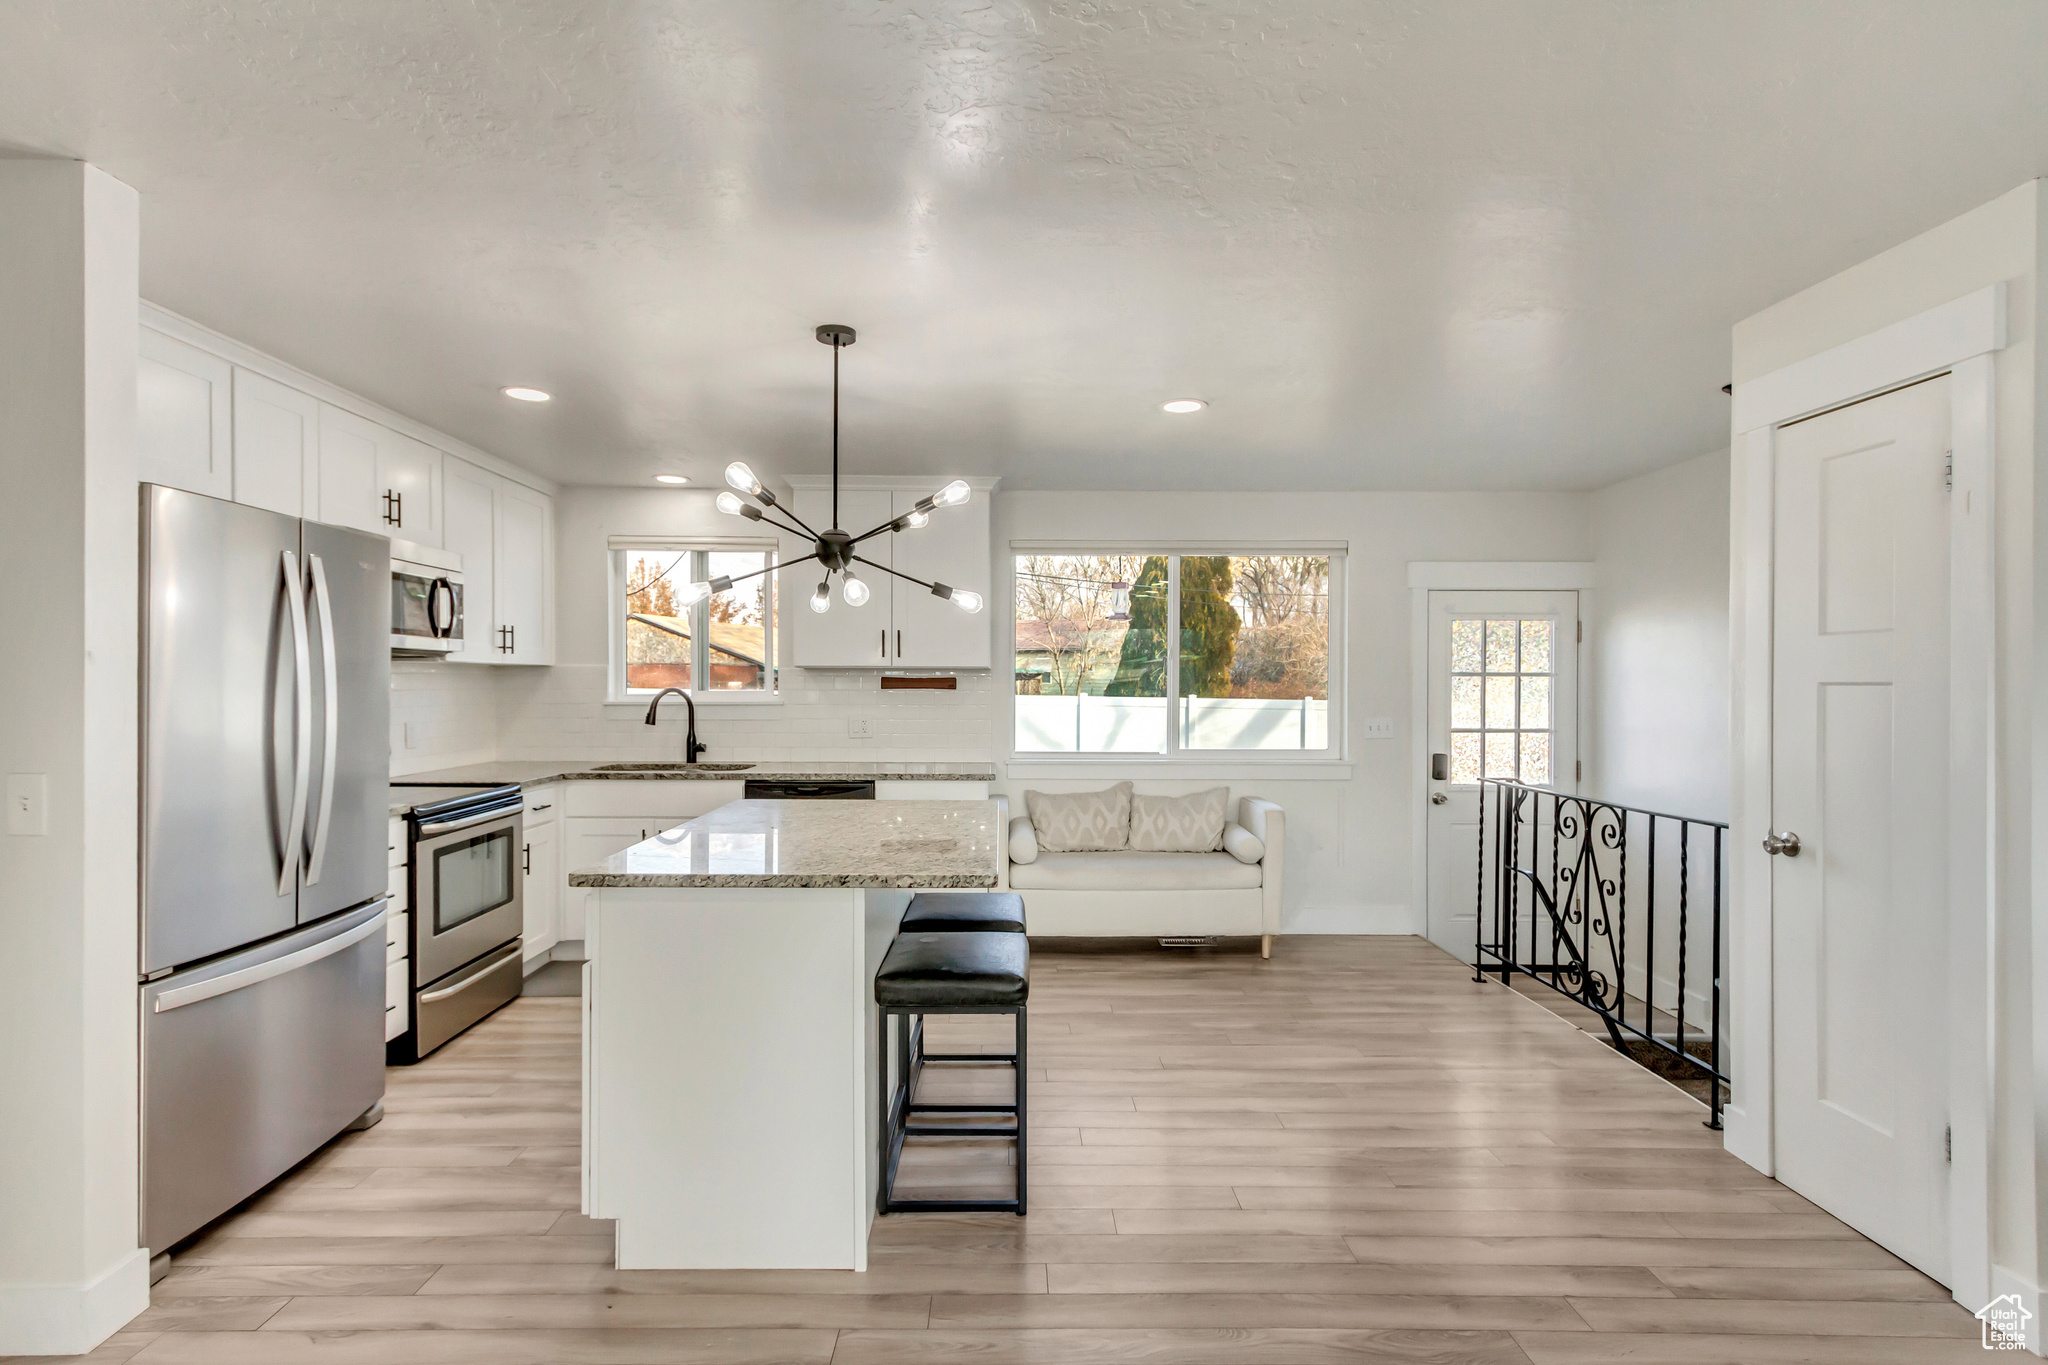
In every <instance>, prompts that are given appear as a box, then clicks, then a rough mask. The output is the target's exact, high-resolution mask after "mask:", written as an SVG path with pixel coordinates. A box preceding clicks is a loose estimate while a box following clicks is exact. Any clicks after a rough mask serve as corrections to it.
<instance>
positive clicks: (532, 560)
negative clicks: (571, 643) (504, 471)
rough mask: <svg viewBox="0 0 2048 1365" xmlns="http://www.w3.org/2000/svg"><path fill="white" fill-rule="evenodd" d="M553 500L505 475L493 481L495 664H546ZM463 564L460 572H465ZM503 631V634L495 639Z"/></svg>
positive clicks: (551, 652) (550, 648)
mask: <svg viewBox="0 0 2048 1365" xmlns="http://www.w3.org/2000/svg"><path fill="white" fill-rule="evenodd" d="M554 512H555V509H554V501H553V499H551V498H549V497H548V496H547V495H546V494H545V493H536V492H534V491H533V490H532V489H531V488H528V487H526V486H525V485H524V484H517V483H513V482H512V481H511V480H509V479H504V480H500V481H499V484H498V520H497V542H498V543H497V560H496V566H497V574H496V580H497V581H496V583H495V584H494V585H493V595H494V598H495V603H496V606H497V611H498V630H497V631H494V632H493V634H492V637H491V639H492V643H494V644H496V645H497V646H498V652H499V654H500V657H499V660H498V662H500V663H508V664H551V663H553V662H554V661H555V642H554V636H553V626H554V622H553V621H552V620H551V619H550V617H551V616H552V614H553V613H552V612H551V611H550V610H549V607H550V605H551V602H552V598H553V591H552V585H553V583H554V581H555V515H554ZM468 573H469V570H468V568H467V566H466V564H465V567H464V569H463V574H464V576H465V577H467V576H468ZM500 632H502V635H503V638H502V639H500V638H499V634H500Z"/></svg>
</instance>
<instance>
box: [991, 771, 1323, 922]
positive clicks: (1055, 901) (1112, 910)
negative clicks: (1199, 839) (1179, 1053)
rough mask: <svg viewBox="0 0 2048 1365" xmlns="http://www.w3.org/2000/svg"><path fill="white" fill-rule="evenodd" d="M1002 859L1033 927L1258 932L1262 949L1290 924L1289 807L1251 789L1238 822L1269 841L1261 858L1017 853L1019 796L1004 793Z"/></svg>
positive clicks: (1010, 887)
mask: <svg viewBox="0 0 2048 1365" xmlns="http://www.w3.org/2000/svg"><path fill="white" fill-rule="evenodd" d="M997 806H998V819H997V825H998V833H997V841H998V842H997V849H996V866H997V868H998V869H999V870H1000V875H1001V876H1002V887H1003V889H1004V890H1006V891H1015V892H1017V893H1018V894H1020V895H1022V896H1023V897H1024V918H1025V922H1026V924H1027V925H1028V927H1029V930H1030V932H1031V933H1033V934H1045V935H1051V936H1055V937H1076V938H1115V937H1131V938H1172V937H1177V936H1180V935H1186V934H1257V935H1259V953H1260V955H1261V956H1262V957H1271V956H1272V955H1273V935H1275V934H1277V933H1279V932H1280V875H1281V869H1282V866H1283V864H1284V862H1285V852H1286V846H1287V813H1286V812H1285V811H1284V810H1282V809H1281V808H1280V807H1279V806H1278V805H1276V804H1274V803H1273V802H1271V801H1262V800H1260V799H1259V798H1258V797H1256V796H1247V797H1244V798H1242V799H1240V800H1239V801H1238V803H1237V819H1236V823H1237V824H1240V825H1242V826H1244V827H1245V828H1246V829H1247V830H1249V831H1251V833H1253V834H1254V835H1256V836H1257V837H1258V838H1259V840H1260V842H1261V843H1263V844H1264V845H1265V846H1266V851H1265V854H1264V856H1263V857H1262V858H1261V859H1260V860H1259V861H1258V862H1256V863H1243V862H1239V861H1238V860H1237V859H1236V858H1235V857H1233V856H1232V855H1231V854H1229V853H1223V852H1216V853H1143V852H1133V851H1131V850H1119V851H1117V852H1114V853H1043V852H1042V853H1040V854H1039V855H1038V856H1037V858H1035V859H1034V860H1033V861H1031V862H1029V863H1013V862H1011V861H1010V803H1009V800H1008V798H1006V797H999V798H997Z"/></svg>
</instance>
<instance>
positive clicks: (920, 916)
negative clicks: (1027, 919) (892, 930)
mask: <svg viewBox="0 0 2048 1365" xmlns="http://www.w3.org/2000/svg"><path fill="white" fill-rule="evenodd" d="M984 929H989V930H995V931H996V932H999V933H1005V934H1021V933H1023V932H1024V898H1023V897H1022V896H1020V895H1018V894H1017V893H1016V892H1014V891H920V892H918V893H917V894H916V895H915V896H912V897H911V898H910V908H909V909H908V910H905V911H904V912H903V924H902V926H901V928H900V932H902V933H906V934H965V933H973V932H975V931H977V930H984Z"/></svg>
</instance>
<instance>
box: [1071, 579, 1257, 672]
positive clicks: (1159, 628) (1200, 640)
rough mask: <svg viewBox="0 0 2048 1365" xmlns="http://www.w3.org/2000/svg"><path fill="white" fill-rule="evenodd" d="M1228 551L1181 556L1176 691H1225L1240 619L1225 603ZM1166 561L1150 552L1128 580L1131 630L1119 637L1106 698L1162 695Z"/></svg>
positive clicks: (1229, 584)
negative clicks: (1120, 647)
mask: <svg viewBox="0 0 2048 1365" xmlns="http://www.w3.org/2000/svg"><path fill="white" fill-rule="evenodd" d="M1230 588H1231V571H1230V556H1228V555H1186V556H1183V557H1182V559H1181V561H1180V690H1181V695H1182V696H1187V697H1227V696H1229V695H1230V665H1231V661H1232V659H1233V658H1235V656H1236V654H1237V632H1238V627H1239V625H1240V622H1239V620H1238V615H1237V609H1236V608H1235V607H1233V606H1231V605H1230ZM1166 593H1167V575H1166V560H1165V558H1164V557H1163V556H1154V557H1152V558H1149V559H1147V560H1146V561H1145V564H1144V567H1143V568H1141V569H1140V570H1139V571H1138V577H1137V581H1135V582H1134V583H1132V584H1131V628H1130V631H1129V632H1128V633H1127V634H1126V635H1125V636H1124V647H1123V656H1122V657H1121V658H1120V659H1119V660H1118V661H1117V669H1116V677H1114V678H1113V679H1111V680H1110V683H1109V686H1108V687H1106V688H1104V689H1103V692H1104V694H1105V695H1107V696H1112V697H1163V696H1165V695H1166V643H1167V642H1166V624H1167V610H1166V608H1167V601H1166Z"/></svg>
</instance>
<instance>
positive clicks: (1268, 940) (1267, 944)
mask: <svg viewBox="0 0 2048 1365" xmlns="http://www.w3.org/2000/svg"><path fill="white" fill-rule="evenodd" d="M1259 956H1260V957H1271V956H1273V936H1272V935H1271V934H1261V935H1259Z"/></svg>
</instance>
